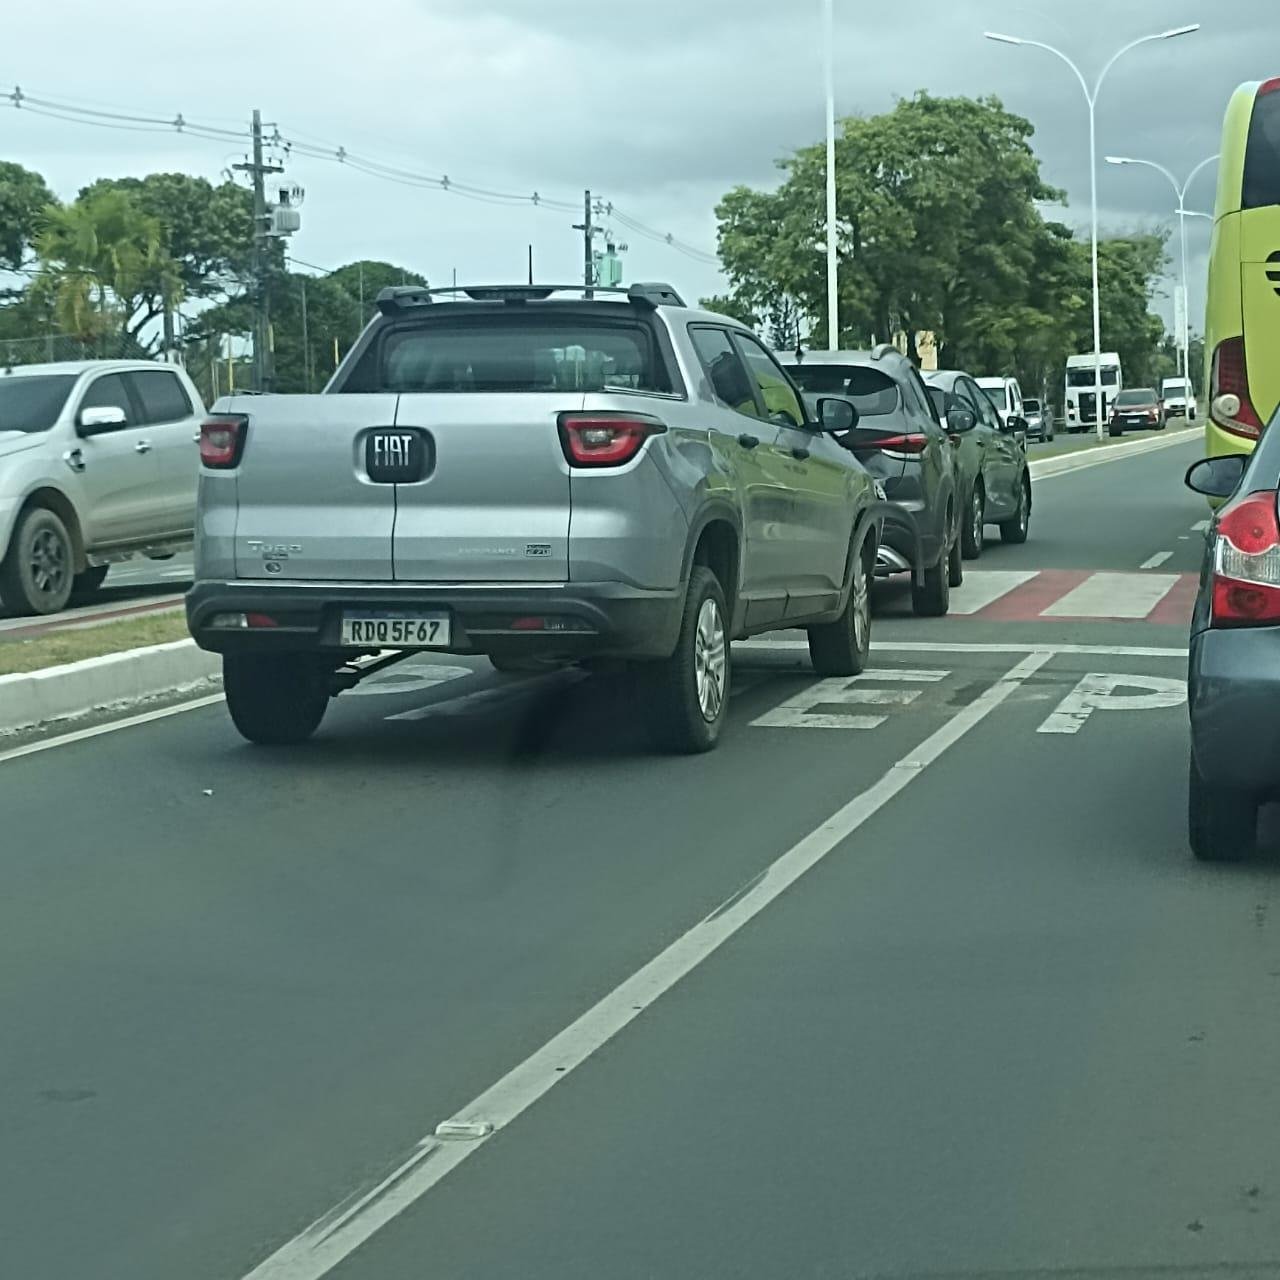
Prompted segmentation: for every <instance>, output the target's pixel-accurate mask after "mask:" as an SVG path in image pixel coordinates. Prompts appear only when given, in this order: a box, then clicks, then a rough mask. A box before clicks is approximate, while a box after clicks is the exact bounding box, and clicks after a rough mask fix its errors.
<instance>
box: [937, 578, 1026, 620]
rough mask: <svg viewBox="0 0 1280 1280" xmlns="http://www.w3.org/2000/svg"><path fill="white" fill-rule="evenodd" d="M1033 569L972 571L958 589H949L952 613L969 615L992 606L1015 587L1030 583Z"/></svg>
mask: <svg viewBox="0 0 1280 1280" xmlns="http://www.w3.org/2000/svg"><path fill="white" fill-rule="evenodd" d="M1035 576H1036V571H1035V570H1034V569H974V570H970V571H969V572H968V573H966V574H965V576H964V581H963V582H962V583H961V584H960V585H959V586H958V587H952V589H951V609H950V612H952V613H960V614H969V613H977V612H978V610H979V609H985V608H986V607H987V605H989V604H994V603H995V602H996V601H997V600H999V599H1000V597H1001V596H1007V595H1008V594H1009V592H1010V591H1012V590H1013V589H1014V588H1015V587H1020V586H1022V584H1023V583H1024V582H1030V581H1031V579H1032V578H1034V577H1035Z"/></svg>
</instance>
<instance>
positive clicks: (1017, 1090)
mask: <svg viewBox="0 0 1280 1280" xmlns="http://www.w3.org/2000/svg"><path fill="white" fill-rule="evenodd" d="M1196 448H1197V446H1196V445H1194V444H1184V445H1180V446H1178V447H1176V448H1171V449H1169V450H1165V451H1161V452H1158V453H1154V454H1148V455H1144V456H1141V457H1138V458H1134V459H1131V460H1129V461H1121V462H1115V463H1109V464H1106V465H1104V466H1099V467H1093V468H1090V469H1087V470H1084V471H1080V472H1076V473H1073V474H1070V475H1064V476H1059V477H1055V478H1052V479H1046V480H1044V481H1041V482H1038V483H1037V484H1036V486H1035V506H1034V514H1033V519H1032V532H1031V539H1030V541H1029V542H1028V543H1027V544H1026V545H1025V546H1023V547H1017V548H1015V547H1003V546H1000V545H998V543H997V545H995V546H992V547H990V548H989V549H988V551H987V553H986V554H985V555H984V557H983V559H982V560H981V561H979V562H977V564H976V565H970V566H968V568H969V576H968V580H967V582H966V585H965V587H964V588H962V589H961V591H960V592H958V593H957V602H958V604H959V606H960V607H961V608H966V609H969V612H965V613H957V614H956V615H955V616H953V617H951V618H948V619H945V620H940V621H936V622H928V623H925V622H921V621H919V620H916V619H912V618H910V617H908V616H904V613H903V608H902V600H901V592H900V591H898V590H896V589H895V588H893V587H889V588H887V589H886V590H885V591H883V592H882V593H881V597H882V598H881V600H880V603H879V610H878V617H877V619H876V623H875V630H874V646H875V654H874V660H875V669H874V671H873V672H870V673H868V675H867V676H866V677H865V678H863V679H860V680H858V681H833V682H825V683H820V682H818V681H816V679H815V678H814V676H813V675H812V672H811V671H810V670H809V669H808V666H807V662H806V661H805V659H804V655H803V651H802V650H801V649H799V648H797V647H795V646H796V645H797V644H798V643H799V637H798V636H796V635H792V634H785V633H784V634H780V635H779V636H777V637H771V638H769V639H767V640H765V641H763V642H756V643H752V644H748V645H742V646H738V647H737V648H736V650H735V682H736V683H735V695H734V701H733V704H732V711H731V723H730V725H729V726H728V730H727V737H726V740H725V741H724V742H723V744H722V746H721V749H720V750H718V751H717V752H715V753H712V754H711V755H709V756H705V757H699V758H695V759H667V758H662V757H655V756H653V755H652V754H650V753H648V751H647V749H646V748H645V746H644V744H643V741H642V739H641V738H640V736H639V735H638V733H637V731H636V728H635V725H634V717H633V708H632V706H631V705H630V704H629V702H628V701H627V700H626V698H625V697H624V696H623V695H622V693H621V692H620V691H619V690H618V689H617V688H615V687H611V686H609V685H607V684H603V685H602V684H600V683H599V682H596V681H592V680H588V679H585V678H580V677H578V676H576V675H573V674H569V675H557V676H548V677H537V678H533V679H518V678H510V677H500V676H498V675H496V674H495V673H493V672H492V671H491V670H489V669H488V668H487V664H485V663H484V662H479V661H478V662H472V661H470V660H464V659H456V658H443V659H441V660H440V661H438V662H433V661H431V660H428V659H419V660H415V661H414V662H413V663H411V664H406V665H405V666H403V667H400V668H396V669H393V671H392V672H389V673H388V674H387V675H386V676H385V677H384V678H383V684H382V686H381V688H379V687H378V686H376V685H370V686H367V688H368V690H369V691H368V692H363V693H360V694H357V695H344V696H343V697H342V698H341V699H339V700H338V701H337V703H335V705H334V707H333V708H332V710H331V712H330V716H329V718H328V720H326V723H325V726H324V728H323V729H322V732H321V734H320V735H319V737H318V738H317V739H316V741H315V742H314V743H312V744H311V745H310V746H309V747H307V748H305V749H298V750H288V751H283V752H263V751H259V750H254V749H252V748H249V747H247V746H245V745H244V744H242V743H241V742H240V740H239V739H238V738H237V737H236V735H235V734H234V732H233V730H232V729H231V727H230V725H229V724H228V722H227V720H226V717H225V713H224V712H223V709H222V708H221V707H219V706H211V707H207V708H203V709H199V710H192V711H188V712H184V713H181V714H176V715H167V716H165V717H163V718H159V719H156V720H154V721H151V722H148V723H144V724H140V725H136V726H134V727H131V728H127V729H122V730H119V731H117V732H112V733H108V734H106V735H100V736H96V737H92V738H89V739H86V740H81V741H77V742H72V743H67V744H63V745H57V746H53V747H51V748H50V749H49V750H45V751H41V752H39V753H36V754H30V755H25V756H22V757H20V758H9V759H5V758H4V757H3V756H0V813H3V815H4V819H3V821H4V826H3V828H2V829H0V876H2V877H3V879H2V881H0V883H3V886H4V892H3V893H0V1027H3V1029H4V1031H3V1036H2V1037H0V1151H2V1152H3V1153H4V1158H3V1159H2V1160H0V1274H2V1275H5V1276H8V1275H14V1276H21V1277H23V1280H43V1278H44V1277H49V1278H51V1280H61V1278H62V1277H72V1276H76V1277H79V1276H92V1277H94V1278H95V1280H174V1278H175V1277H181V1278H182V1280H243V1278H244V1277H248V1276H250V1275H252V1276H253V1278H254V1280H266V1277H268V1276H272V1277H275V1278H276V1280H281V1278H284V1280H302V1278H303V1277H317V1278H318V1277H320V1276H330V1277H333V1278H334V1280H401V1278H404V1280H409V1278H411V1277H412V1278H415V1280H416V1278H418V1277H442V1276H443V1277H486V1278H488V1277H517V1276H519V1277H529V1276H535V1277H546V1278H547V1280H551V1278H552V1277H554V1278H555V1280H566V1278H570V1277H583V1278H584V1280H586V1278H587V1277H591V1278H592V1280H596V1278H598V1277H602V1276H610V1277H612V1276H624V1277H633V1276H634V1277H641V1276H644V1277H650V1276H652V1277H658V1276H661V1277H677V1276H678V1277H685V1276H689V1277H720V1276H752V1277H754V1276H761V1277H779V1276H788V1277H790V1276H795V1277H810V1276H814V1277H837V1276H838V1277H842V1278H847V1277H861V1276H883V1277H892V1278H893V1280H907V1278H908V1277H916V1278H922V1277H933V1278H935V1280H940V1278H941V1277H948V1278H950V1280H955V1278H957V1277H978V1276H981V1277H987V1276H998V1277H1001V1278H1002V1280H1011V1278H1020V1277H1031V1276H1053V1277H1054V1278H1055V1280H1063V1278H1067V1280H1069V1278H1071V1277H1086V1276H1088V1277H1091V1278H1093V1280H1100V1278H1102V1277H1117V1278H1118V1277H1125V1280H1147V1278H1148V1277H1150V1278H1151V1280H1154V1278H1155V1277H1163V1278H1166V1280H1167V1278H1169V1277H1178V1278H1179V1280H1181V1278H1182V1277H1199V1276H1230V1277H1232V1278H1233V1280H1240V1278H1241V1277H1244V1278H1246V1280H1252V1277H1263V1276H1266V1277H1269V1278H1270V1277H1274V1276H1275V1275H1276V1274H1277V1273H1280V1148H1277V1144H1276V1143H1275V1141H1274V1139H1273V1137H1272V1133H1271V1129H1270V1125H1269V1123H1268V1118H1269V1117H1270V1116H1271V1115H1273V1114H1274V1112H1275V1109H1276V1106H1277V1104H1278V1103H1280V1079H1278V1076H1277V1072H1276V1069H1275V1063H1276V1062H1277V1060H1278V1059H1280V1019H1277V1018H1276V1016H1275V1009H1276V1002H1277V1000H1280V936H1277V934H1276V929H1277V926H1276V925H1273V924H1271V920H1270V909H1271V907H1272V906H1273V905H1275V896H1276V895H1275V892H1274V886H1275V884H1276V882H1277V874H1276V873H1277V868H1278V867H1280V861H1278V860H1277V852H1278V849H1277V841H1276V839H1275V838H1274V837H1275V833H1274V831H1273V832H1271V833H1270V835H1269V838H1268V841H1267V842H1266V847H1264V849H1263V850H1262V851H1261V852H1260V854H1259V855H1258V857H1257V858H1256V859H1255V860H1254V861H1252V862H1250V863H1246V864H1244V865H1243V866H1239V867H1230V868H1227V867H1224V868H1205V867H1200V866H1197V865H1195V864H1194V863H1193V862H1192V860H1191V857H1190V854H1189V852H1188V851H1187V848H1186V840H1185V830H1184V808H1185V772H1186V753H1187V735H1186V727H1185V707H1184V706H1183V705H1182V688H1181V678H1182V676H1183V673H1184V666H1185V660H1184V657H1183V651H1184V649H1185V643H1186V629H1185V616H1181V614H1182V611H1183V602H1184V600H1185V598H1186V588H1185V582H1186V576H1185V575H1188V574H1190V573H1192V572H1193V571H1194V570H1195V568H1196V565H1197V562H1198V538H1199V535H1198V533H1197V532H1195V531H1194V530H1193V526H1194V525H1195V524H1197V523H1198V522H1199V521H1200V520H1201V519H1203V517H1204V508H1203V505H1202V504H1201V503H1200V502H1199V501H1198V500H1197V499H1195V498H1193V497H1192V496H1191V495H1189V494H1187V493H1186V492H1185V491H1184V490H1182V489H1181V488H1180V487H1179V480H1180V475H1181V472H1182V471H1183V470H1184V469H1185V467H1186V465H1187V464H1188V462H1189V461H1190V460H1191V459H1192V458H1193V457H1194V456H1195V452H1196ZM1162 551H1169V552H1170V555H1169V557H1168V558H1167V559H1166V560H1165V561H1163V562H1162V563H1161V564H1160V565H1159V566H1158V567H1156V568H1153V569H1150V570H1142V569H1140V568H1139V566H1140V565H1141V564H1142V563H1143V562H1144V561H1145V560H1148V559H1150V558H1151V557H1152V556H1154V555H1156V554H1158V553H1160V552H1162ZM1121 574H1124V575H1139V576H1140V578H1141V579H1142V580H1140V581H1138V582H1137V583H1136V584H1135V583H1132V582H1131V581H1130V580H1129V579H1128V578H1119V577H1117V576H1116V575H1121ZM992 575H995V576H992ZM999 575H1005V576H1003V577H1001V576H999ZM1015 578H1016V579H1017V581H1016V582H1015V581H1014V579H1015ZM1121 587H1123V588H1124V590H1123V591H1121V590H1119V588H1121ZM1073 592H1075V593H1079V594H1076V595H1072V593H1073ZM966 593H967V594H966ZM1144 593H1145V594H1144ZM1135 597H1140V598H1142V599H1144V600H1146V601H1147V603H1148V604H1149V606H1150V607H1149V608H1148V609H1147V610H1146V612H1144V613H1142V614H1141V615H1140V616H1134V617H1117V616H1115V614H1114V610H1116V609H1119V610H1122V611H1123V610H1125V609H1126V608H1127V609H1128V611H1129V612H1130V613H1136V612H1137V611H1136V610H1135V609H1134V608H1132V607H1131V606H1130V605H1126V603H1125V602H1126V601H1127V600H1128V601H1131V600H1132V599H1133V598H1135ZM1077 602H1083V605H1081V604H1078V603H1077ZM971 606H975V607H971ZM1085 606H1087V607H1088V608H1090V609H1094V610H1097V609H1099V608H1101V607H1102V606H1106V607H1107V608H1111V609H1112V610H1113V613H1111V614H1106V613H1091V614H1089V615H1088V616H1080V615H1079V614H1078V613H1075V612H1072V610H1075V609H1078V608H1080V607H1085ZM433 681H434V683H433ZM1109 699H1110V700H1111V702H1110V705H1108V700H1109ZM389 717H398V718H391V719H389ZM442 1121H444V1122H448V1121H455V1122H458V1124H457V1126H456V1127H455V1129H454V1130H453V1131H452V1132H453V1133H455V1134H456V1135H457V1136H443V1137H439V1138H437V1137H433V1136H432V1135H434V1134H435V1133H436V1130H437V1126H438V1125H439V1124H440V1123H441V1122H442ZM488 1125H492V1126H493V1129H492V1131H489V1130H488V1129H487V1128H486V1126H488ZM313 1224H315V1225H313Z"/></svg>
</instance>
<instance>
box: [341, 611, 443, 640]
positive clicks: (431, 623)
mask: <svg viewBox="0 0 1280 1280" xmlns="http://www.w3.org/2000/svg"><path fill="white" fill-rule="evenodd" d="M342 643H343V644H349V645H376V646H379V647H381V648H384V649H442V648H445V647H447V646H448V644H449V615H448V614H447V613H445V612H444V611H442V610H424V609H362V610H361V611H360V612H359V613H352V612H345V613H343V615H342Z"/></svg>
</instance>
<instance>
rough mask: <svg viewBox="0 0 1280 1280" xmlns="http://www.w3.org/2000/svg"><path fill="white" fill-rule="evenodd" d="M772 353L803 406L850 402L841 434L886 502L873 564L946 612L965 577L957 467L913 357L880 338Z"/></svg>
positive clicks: (921, 601)
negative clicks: (833, 399)
mask: <svg viewBox="0 0 1280 1280" xmlns="http://www.w3.org/2000/svg"><path fill="white" fill-rule="evenodd" d="M779 358H780V359H781V361H782V363H783V364H784V365H786V366H787V371H788V372H789V373H790V374H791V376H792V378H793V379H794V380H795V382H796V383H797V385H798V386H799V387H800V389H801V391H803V392H804V394H805V397H806V399H807V400H808V401H809V403H810V406H811V408H812V407H813V406H815V405H816V403H817V400H818V399H819V398H820V397H822V396H839V397H843V398H844V399H846V400H849V401H851V402H852V403H853V404H854V405H855V406H856V408H857V410H858V426H857V427H856V428H855V429H854V430H853V431H852V432H850V433H849V438H848V440H847V441H846V442H845V443H846V445H847V447H848V448H850V449H852V451H853V452H854V454H855V455H856V456H857V457H858V458H859V460H860V461H861V462H862V464H863V466H865V467H866V468H867V470H868V471H870V472H871V474H872V475H873V476H875V478H876V479H877V480H879V481H880V483H881V484H882V485H883V486H884V492H885V497H886V498H888V500H889V503H890V504H891V505H890V509H889V510H888V511H887V513H886V515H885V523H884V533H883V537H882V541H881V543H880V548H879V551H878V560H877V564H876V571H877V573H878V574H879V575H880V576H882V577H884V576H888V575H891V574H895V573H910V574H911V603H912V607H913V608H914V610H915V612H916V613H917V614H920V615H922V616H937V615H939V614H944V613H946V612H947V610H948V608H950V605H951V588H952V587H958V586H959V585H960V583H961V581H962V580H963V578H964V566H963V564H962V562H961V553H960V528H959V526H960V515H961V510H962V503H961V494H960V483H959V471H958V467H957V463H956V448H955V446H954V445H953V444H952V443H951V441H950V439H949V438H948V436H947V431H946V428H945V427H944V426H943V423H942V419H941V417H940V416H939V414H938V411H937V410H936V409H935V408H934V405H933V401H932V400H930V399H929V392H928V389H927V388H926V387H925V384H924V381H923V379H922V378H921V377H920V374H919V372H918V371H917V370H916V367H915V366H914V365H913V364H912V363H911V362H910V361H909V360H908V359H907V358H906V357H905V356H904V355H902V353H901V352H899V351H898V350H897V348H895V347H891V346H888V345H887V344H882V345H881V346H878V347H876V348H875V350H874V351H815V352H794V353H791V354H782V355H780V357H779ZM991 413H992V415H993V416H994V415H995V410H994V409H991Z"/></svg>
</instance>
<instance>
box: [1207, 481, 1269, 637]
mask: <svg viewBox="0 0 1280 1280" xmlns="http://www.w3.org/2000/svg"><path fill="white" fill-rule="evenodd" d="M1215 535H1216V536H1215V542H1214V547H1213V616H1212V625H1213V626H1215V627H1248V626H1256V625H1259V624H1261V623H1273V622H1280V523H1278V522H1277V519H1276V494H1275V492H1274V491H1272V492H1264V493H1250V494H1247V495H1246V496H1244V497H1242V498H1240V499H1238V500H1237V501H1235V502H1232V503H1231V504H1230V505H1228V506H1226V507H1224V508H1223V510H1222V511H1221V512H1220V513H1219V515H1218V522H1217V525H1216V527H1215Z"/></svg>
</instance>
